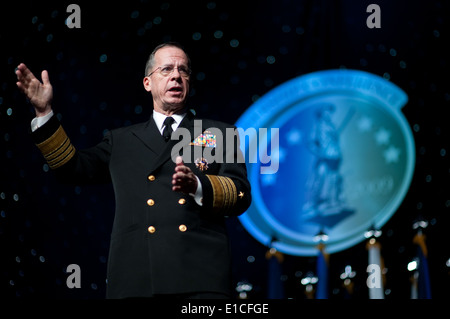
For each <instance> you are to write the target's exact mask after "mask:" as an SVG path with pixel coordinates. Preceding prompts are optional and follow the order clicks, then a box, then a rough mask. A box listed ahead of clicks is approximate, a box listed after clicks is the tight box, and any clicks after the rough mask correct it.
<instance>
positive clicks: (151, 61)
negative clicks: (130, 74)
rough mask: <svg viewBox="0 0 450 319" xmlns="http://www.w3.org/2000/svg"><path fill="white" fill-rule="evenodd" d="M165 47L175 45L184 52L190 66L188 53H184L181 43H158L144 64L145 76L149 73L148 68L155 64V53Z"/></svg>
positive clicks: (189, 66)
mask: <svg viewBox="0 0 450 319" xmlns="http://www.w3.org/2000/svg"><path fill="white" fill-rule="evenodd" d="M165 47H175V48H178V49H180V50H182V51H183V52H184V54H186V57H187V60H188V68H189V69H190V68H191V59H190V58H189V55H188V54H187V53H186V51H185V50H184V48H183V46H182V45H181V44H179V43H178V42H165V43H162V44H160V45H158V46H157V47H156V48H155V49H154V50H153V51H152V53H150V56H149V57H148V60H147V63H146V64H145V75H144V76H147V75H148V73H149V70H151V69H153V67H154V66H155V54H156V52H157V51H158V50H159V49H162V48H165Z"/></svg>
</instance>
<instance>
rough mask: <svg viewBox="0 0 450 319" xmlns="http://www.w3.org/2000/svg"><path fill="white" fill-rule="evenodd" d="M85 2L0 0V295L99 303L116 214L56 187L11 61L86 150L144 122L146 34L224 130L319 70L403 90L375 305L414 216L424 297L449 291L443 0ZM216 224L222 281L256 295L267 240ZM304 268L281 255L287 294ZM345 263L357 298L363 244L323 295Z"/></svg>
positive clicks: (404, 254)
mask: <svg viewBox="0 0 450 319" xmlns="http://www.w3.org/2000/svg"><path fill="white" fill-rule="evenodd" d="M92 2H93V1H91V2H87V1H58V2H54V3H51V2H48V1H47V2H46V1H18V2H14V3H11V4H7V3H6V2H2V4H1V5H0V19H1V20H0V26H1V28H0V161H1V167H0V211H1V214H0V269H1V270H0V297H1V298H16V297H18V298H62V299H72V298H83V299H84V298H86V299H97V298H98V299H100V298H104V296H105V277H106V262H107V256H108V248H109V236H110V231H111V226H112V220H113V214H114V200H113V196H114V194H113V192H112V187H111V186H110V185H105V186H95V187H94V186H92V187H73V186H64V185H60V184H58V183H56V181H55V179H54V176H53V175H52V174H51V172H49V170H48V166H47V165H46V164H45V162H44V160H43V158H42V156H41V154H40V153H39V151H38V149H37V148H36V147H35V146H34V145H33V143H32V141H31V138H30V136H29V130H30V121H31V119H32V118H33V117H34V114H33V110H32V107H31V105H30V104H29V103H27V101H26V99H25V98H24V96H23V95H22V94H21V93H20V92H19V91H18V89H17V88H16V85H15V82H16V77H15V74H14V70H15V68H16V67H17V65H18V64H19V63H20V62H24V63H26V64H27V66H28V67H30V69H31V70H32V71H33V72H34V73H35V75H36V76H38V77H40V71H41V70H42V69H47V70H48V71H49V74H50V80H51V82H52V85H53V88H54V94H55V96H54V100H53V108H54V111H55V113H56V114H57V115H58V117H59V118H60V119H61V121H62V123H63V125H64V128H65V130H66V132H67V133H68V135H69V136H70V138H71V140H72V142H73V144H74V145H75V146H76V147H77V148H78V149H82V148H85V147H89V146H92V145H95V144H96V143H98V142H99V141H100V140H101V138H102V135H103V132H104V131H105V130H106V129H113V128H117V127H121V126H124V125H130V124H133V123H138V122H143V121H146V120H147V119H148V117H149V116H150V114H151V109H152V106H151V96H150V95H149V94H148V93H147V92H146V91H145V90H144V89H143V86H142V78H143V76H144V66H145V62H146V60H147V57H148V55H149V53H150V52H151V51H152V49H153V48H154V47H155V46H156V45H158V44H159V43H161V42H164V41H178V42H181V43H182V44H183V45H184V46H185V47H186V50H187V51H188V53H189V54H190V57H191V59H192V62H193V76H192V78H193V83H194V87H193V90H192V92H191V97H190V102H189V103H190V106H191V107H192V108H194V109H196V111H197V114H198V115H199V116H201V117H209V118H213V119H219V120H222V121H226V122H230V123H234V122H235V121H236V120H237V119H238V118H239V117H240V115H241V114H242V113H243V112H244V111H245V110H246V109H247V108H248V107H249V106H250V105H251V104H252V103H253V102H254V101H256V99H257V98H258V97H260V96H262V95H264V94H265V93H266V92H268V91H269V90H270V89H272V88H274V87H276V86H277V85H279V84H281V83H283V82H285V81H287V80H289V79H292V78H294V77H296V76H299V75H302V74H306V73H309V72H314V71H318V70H325V69H334V68H348V69H359V70H364V71H368V72H371V73H374V74H377V75H380V76H383V77H384V78H386V79H388V80H390V81H392V82H393V83H395V84H396V85H398V86H399V87H400V88H402V89H403V90H404V91H405V92H406V93H407V94H408V96H409V102H408V104H407V105H406V106H405V107H404V109H403V113H404V115H405V117H406V118H407V120H408V122H409V124H410V126H411V128H412V131H413V134H414V139H415V144H416V156H417V157H416V168H415V173H414V177H413V181H412V184H411V187H410V190H409V192H408V194H407V195H406V198H405V200H404V202H403V203H402V205H401V206H400V207H399V209H398V211H397V212H396V213H395V215H394V216H393V217H392V218H391V220H390V221H389V222H387V224H386V225H385V226H384V227H383V228H382V231H383V234H382V236H381V237H380V238H379V242H380V243H381V245H382V254H383V257H384V260H385V265H386V267H387V268H388V272H387V274H386V284H385V288H386V294H387V295H386V298H388V299H394V300H395V299H408V298H409V297H410V286H411V282H410V276H411V273H410V272H409V271H408V270H407V268H406V267H407V264H408V263H409V262H410V261H411V260H412V259H413V258H414V257H415V255H416V249H417V246H416V245H414V244H413V242H412V239H413V237H414V234H415V230H413V229H412V224H413V222H414V221H415V220H416V219H418V218H424V219H426V220H428V222H429V226H428V227H427V228H426V229H425V234H426V236H427V246H428V252H429V256H428V263H429V268H430V277H431V287H432V295H433V298H440V299H445V298H447V299H448V297H449V296H450V293H449V285H450V273H449V271H450V268H449V266H448V265H446V262H447V261H448V260H449V258H450V249H449V240H448V222H449V218H448V216H449V213H450V194H449V191H450V187H449V181H450V180H449V175H450V165H449V156H450V154H449V151H450V147H449V128H448V116H447V114H448V111H447V109H448V108H449V106H450V81H449V80H448V73H449V71H450V61H449V58H450V49H449V47H450V46H449V45H448V43H449V40H450V35H449V30H450V28H449V21H448V20H449V18H450V12H449V7H450V3H449V2H448V1H399V0H396V1H381V0H377V1H373V0H371V1H350V0H348V1H342V0H341V1H338V0H336V1H312V0H302V1H285V0H278V1H236V2H233V1H223V0H218V1H178V2H175V1H171V0H168V1H152V0H141V1H139V0H129V1H126V2H113V1H109V2H106V1H104V2H101V1H100V2H97V1H96V2H95V3H96V4H95V6H94V5H93V4H92ZM70 3H77V4H78V5H80V7H81V29H69V28H68V27H67V26H66V25H65V19H66V18H67V17H68V16H69V14H70V13H66V8H67V6H68V4H70ZM370 3H376V4H378V5H379V6H380V7H381V28H380V29H369V28H368V27H367V26H366V19H367V17H368V16H369V13H367V12H366V8H367V6H368V5H369V4H370ZM273 61H274V62H273ZM269 62H270V63H269ZM229 230H230V238H231V243H232V249H233V253H234V254H233V256H234V263H233V271H234V277H233V278H234V282H233V285H234V286H236V285H237V283H238V282H241V281H247V282H249V283H251V284H252V285H253V290H252V291H251V292H250V293H249V297H250V298H264V297H266V296H267V261H266V259H265V256H264V255H265V252H266V250H267V248H266V247H264V246H263V245H261V244H259V243H258V242H257V241H256V240H254V239H253V238H252V237H251V236H250V235H249V234H248V233H247V232H246V231H245V230H244V228H243V227H242V226H241V225H240V223H239V221H238V220H237V219H234V220H230V221H229ZM72 263H74V264H78V265H80V267H81V288H80V289H68V288H67V286H66V278H67V276H68V275H67V274H66V272H65V270H66V267H67V266H68V265H69V264H72ZM315 265H316V258H315V257H295V256H285V261H284V263H283V265H282V267H283V270H282V273H283V276H282V277H281V282H282V284H283V285H284V287H285V296H286V297H289V298H295V299H303V298H305V293H304V291H305V287H304V286H303V285H302V284H301V283H300V280H301V279H302V278H303V277H305V276H306V275H307V274H308V272H310V271H312V272H314V271H315ZM346 265H351V266H352V268H353V270H355V271H356V276H355V278H353V282H354V287H355V292H354V294H353V295H352V296H351V297H352V298H358V299H367V298H368V288H367V286H366V279H367V273H366V267H367V251H366V249H365V243H364V242H363V243H360V244H358V245H356V246H354V247H352V248H350V249H347V250H345V251H342V252H338V253H335V254H332V255H331V256H330V276H329V278H330V298H333V299H342V298H344V297H345V296H346V294H345V290H344V289H343V287H342V280H341V279H340V278H339V275H340V274H341V273H342V272H343V271H344V268H345V266H346Z"/></svg>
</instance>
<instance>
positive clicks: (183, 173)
mask: <svg viewBox="0 0 450 319" xmlns="http://www.w3.org/2000/svg"><path fill="white" fill-rule="evenodd" d="M197 186H198V185H197V178H196V177H195V174H194V173H193V172H192V170H191V169H190V168H189V167H187V166H186V165H184V163H183V158H182V157H181V156H178V157H177V158H176V166H175V174H173V176H172V190H173V191H176V192H182V193H186V194H195V192H196V191H197Z"/></svg>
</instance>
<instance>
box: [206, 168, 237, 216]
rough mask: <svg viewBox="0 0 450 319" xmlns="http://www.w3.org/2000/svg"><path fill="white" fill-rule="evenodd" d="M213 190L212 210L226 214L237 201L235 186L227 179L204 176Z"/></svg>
mask: <svg viewBox="0 0 450 319" xmlns="http://www.w3.org/2000/svg"><path fill="white" fill-rule="evenodd" d="M206 176H207V177H208V179H209V180H210V182H211V185H212V189H213V209H214V210H216V211H223V212H227V211H229V210H230V209H232V208H233V207H234V205H235V204H236V201H237V190H236V185H234V182H233V181H232V180H231V178H229V177H223V176H216V175H206Z"/></svg>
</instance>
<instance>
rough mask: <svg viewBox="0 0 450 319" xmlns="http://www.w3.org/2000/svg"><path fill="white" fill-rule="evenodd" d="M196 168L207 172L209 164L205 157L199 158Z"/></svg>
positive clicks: (196, 161)
mask: <svg viewBox="0 0 450 319" xmlns="http://www.w3.org/2000/svg"><path fill="white" fill-rule="evenodd" d="M195 167H197V168H198V169H199V170H201V171H206V170H207V169H208V162H207V161H206V159H205V158H204V157H201V158H197V159H196V160H195Z"/></svg>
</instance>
